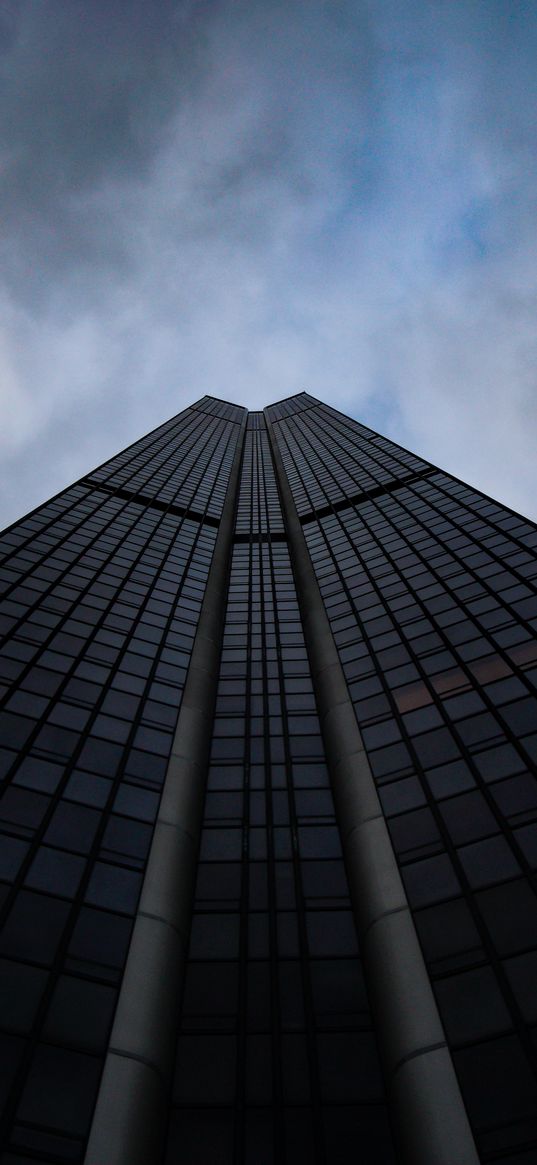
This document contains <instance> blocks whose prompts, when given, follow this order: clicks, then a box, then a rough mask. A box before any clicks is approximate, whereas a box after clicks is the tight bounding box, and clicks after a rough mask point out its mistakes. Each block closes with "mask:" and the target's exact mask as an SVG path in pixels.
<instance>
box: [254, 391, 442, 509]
mask: <svg viewBox="0 0 537 1165" xmlns="http://www.w3.org/2000/svg"><path fill="white" fill-rule="evenodd" d="M267 412H268V415H269V416H270V417H272V416H273V409H272V408H271V409H268V410H267ZM276 430H277V433H278V442H279V446H280V452H281V455H282V460H283V463H284V467H285V471H286V474H287V477H288V479H289V484H290V485H291V486H292V489H293V496H294V500H295V505H296V507H297V511H298V514H299V515H300V517H301V518H303V519H304V518H305V517H306V516H307V515H311V513H312V512H316V511H318V510H319V509H320V508H322V507H326V506H327V504H328V506H330V505H333V504H334V503H336V504H337V503H339V504H340V505H342V504H344V503H346V502H347V501H348V499H349V497H355V496H356V495H360V494H362V495H363V494H365V493H368V492H370V491H372V490H378V489H379V488H384V489H385V488H386V487H392V488H393V486H394V485H395V484H396V483H397V482H399V481H400V480H404V479H405V477H409V476H414V475H415V474H416V473H420V472H423V471H424V470H428V469H429V466H428V465H427V463H426V462H424V461H422V460H421V458H419V457H415V456H414V454H412V453H408V452H407V451H406V450H404V449H400V448H399V446H396V445H394V446H390V443H389V442H384V443H383V444H382V445H380V444H379V443H378V441H377V439H376V436H375V434H374V433H372V431H371V430H370V429H366V428H365V427H364V426H363V425H359V424H358V422H357V421H351V420H346V419H345V418H343V417H342V416H340V414H339V413H336V411H335V409H330V408H327V407H326V406H324V405H318V406H317V407H311V408H308V409H307V410H306V409H304V410H303V411H301V412H300V413H294V414H293V415H292V416H290V417H288V418H287V419H286V420H284V421H283V420H282V421H280V422H277V423H276Z"/></svg>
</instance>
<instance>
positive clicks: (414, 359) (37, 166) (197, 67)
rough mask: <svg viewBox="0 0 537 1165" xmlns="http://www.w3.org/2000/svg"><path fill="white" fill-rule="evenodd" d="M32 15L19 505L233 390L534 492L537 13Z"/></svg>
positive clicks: (340, 10) (14, 302) (101, 10)
mask: <svg viewBox="0 0 537 1165" xmlns="http://www.w3.org/2000/svg"><path fill="white" fill-rule="evenodd" d="M6 12H7V9H6ZM11 12H12V14H11V21H10V22H9V21H8V25H9V27H8V28H7V31H6V32H5V34H4V37H3V38H2V36H1V34H0V43H2V44H3V46H4V47H3V55H2V63H1V67H0V89H1V90H3V91H2V101H1V102H0V108H2V110H3V116H4V118H5V131H4V134H3V141H4V154H3V160H2V174H3V182H2V185H1V190H0V209H1V210H2V213H3V218H4V221H5V223H6V224H7V231H6V239H5V244H4V246H3V253H2V271H3V277H2V278H3V291H2V295H3V303H4V309H5V310H4V311H3V313H2V318H3V320H4V328H5V339H4V347H3V348H2V349H0V352H1V351H5V353H6V355H5V357H0V376H2V377H3V381H4V385H5V386H6V388H5V389H4V391H5V392H6V393H7V396H8V398H9V417H10V420H9V423H8V424H7V425H5V426H4V428H3V433H2V437H1V439H0V440H1V446H2V453H3V461H4V464H5V467H6V477H5V481H6V484H5V488H4V490H3V494H2V509H3V512H4V516H5V520H6V521H7V520H10V519H11V518H13V517H15V516H17V515H18V514H19V513H20V512H22V511H23V510H24V509H27V508H28V507H29V506H31V505H35V504H37V503H38V502H39V501H40V500H42V499H43V498H44V497H46V496H47V495H49V494H50V493H52V492H53V491H54V490H57V489H59V488H60V487H61V486H63V485H64V484H66V482H67V481H69V480H71V479H72V478H73V477H76V476H79V475H80V474H82V473H84V472H86V471H87V470H88V469H89V468H91V466H92V465H93V464H95V463H98V462H100V461H102V460H103V459H104V458H105V457H107V456H110V455H112V454H113V453H114V452H115V451H116V450H117V449H118V448H121V447H123V446H124V445H126V444H127V443H128V442H130V441H132V440H134V439H136V438H137V437H138V436H140V434H141V433H143V432H144V431H148V430H149V429H151V428H152V427H154V426H155V425H156V424H158V423H160V422H161V421H162V420H164V419H166V417H167V416H170V415H173V414H174V413H175V412H178V411H179V410H180V409H181V408H183V407H185V406H186V405H187V404H188V403H190V402H191V401H193V400H195V399H196V398H197V397H199V396H201V395H202V394H204V393H205V392H209V393H214V394H215V395H217V396H222V397H226V398H228V399H231V400H236V401H238V402H239V403H244V404H247V405H249V406H250V407H261V406H262V405H264V404H266V403H269V402H270V401H271V400H276V399H278V398H279V397H282V396H286V395H288V394H291V393H294V392H297V391H300V390H301V389H302V388H307V389H308V391H310V392H311V393H313V395H317V396H319V397H321V398H322V399H326V400H328V399H329V400H330V401H332V402H334V403H335V404H337V405H338V406H339V407H340V408H342V409H343V410H344V411H347V412H350V413H352V414H354V415H356V416H359V417H360V418H362V419H364V420H365V421H366V422H368V423H371V424H373V425H374V427H377V428H379V429H380V430H381V431H384V432H386V433H388V434H389V435H390V436H392V437H393V438H394V439H396V440H399V441H400V442H401V443H403V444H407V445H408V446H409V447H411V448H415V449H416V450H417V451H419V452H421V453H423V454H425V455H426V456H428V457H430V458H431V459H432V460H433V461H436V462H439V463H440V464H442V465H444V466H445V467H446V468H450V469H451V470H452V471H453V472H455V473H457V474H458V475H459V476H461V477H463V478H466V479H468V480H472V481H473V482H474V483H475V484H480V485H481V487H482V488H484V489H485V490H487V491H488V492H491V493H493V494H497V495H498V496H501V497H503V498H504V499H505V500H506V501H507V502H508V503H510V504H511V505H513V506H515V507H516V508H520V509H522V510H523V511H526V512H528V513H529V512H530V511H531V512H533V513H535V501H534V498H535V486H536V476H537V471H536V470H535V468H534V456H533V452H532V441H531V437H532V427H533V429H534V424H535V410H536V404H535V401H536V392H535V373H534V368H535V323H534V318H535V276H534V274H533V270H532V268H533V267H534V253H535V201H536V194H537V177H536V175H535V168H534V163H533V162H532V161H531V159H532V157H533V156H534V150H535V110H536V109H537V104H536V102H535V96H537V94H535V88H536V81H535V79H534V76H533V69H532V68H531V67H530V62H531V60H532V58H533V54H534V50H535V41H536V38H537V29H536V20H535V15H534V14H532V13H531V12H530V11H529V10H528V11H527V12H526V11H525V8H524V5H520V6H517V12H516V13H515V14H510V16H509V17H508V14H507V13H506V9H505V6H503V5H500V4H495V3H492V4H490V5H487V6H482V5H477V4H475V3H472V2H468V3H454V4H452V5H449V6H446V5H444V4H440V3H438V4H435V3H433V4H432V5H427V6H425V8H424V6H416V7H414V6H413V5H410V6H407V7H406V8H405V9H404V10H402V9H401V7H400V5H395V4H392V3H391V0H386V3H382V4H380V3H372V2H371V3H365V2H364V3H362V4H356V3H345V2H342V3H340V4H338V5H327V4H324V3H321V0H310V2H309V3H308V4H306V3H304V2H302V0H289V2H288V3H287V4H283V3H280V2H279V0H275V3H274V4H273V5H265V4H261V3H259V2H257V3H256V2H255V0H254V2H251V3H249V4H247V3H246V2H243V0H238V2H237V3H234V4H229V3H223V2H222V3H211V4H209V3H194V2H192V3H189V4H186V3H183V4H180V3H172V2H169V3H160V4H156V5H152V6H151V11H149V9H148V7H147V5H146V4H144V3H142V2H140V3H132V4H129V5H125V4H124V3H120V2H119V0H115V2H114V3H112V4H110V3H108V4H107V5H106V6H105V5H104V4H100V3H91V4H89V3H85V2H83V0H72V2H70V4H69V5H64V6H57V5H52V4H50V3H47V2H45V3H41V4H35V3H34V2H32V0H22V3H20V4H18V5H17V6H16V7H13V9H12V10H11ZM36 465H39V470H37V469H36ZM13 482H16V483H17V485H16V489H15V490H13ZM10 490H11V491H12V496H8V494H9V492H10Z"/></svg>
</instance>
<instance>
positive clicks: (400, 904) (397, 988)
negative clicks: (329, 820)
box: [265, 410, 479, 1165]
mask: <svg viewBox="0 0 537 1165" xmlns="http://www.w3.org/2000/svg"><path fill="white" fill-rule="evenodd" d="M265 419H266V424H267V430H268V434H269V439H270V443H271V448H272V455H273V461H274V467H275V471H276V477H277V479H278V483H279V488H280V495H281V502H282V509H283V513H284V517H285V524H286V527H287V534H288V539H289V546H290V549H291V551H292V563H293V569H294V574H295V581H296V588H297V594H298V599H299V606H300V609H301V613H302V620H303V625H304V635H305V640H306V646H307V650H308V654H309V657H310V664H311V671H312V678H313V684H314V688H315V694H316V698H317V703H318V707H319V713H320V718H321V724H322V731H323V737H324V742H325V750H326V758H327V763H328V768H329V772H330V777H331V781H332V787H333V793H334V801H335V806H336V819H337V822H338V826H339V830H340V834H341V842H342V847H343V853H344V857H345V864H346V867H347V875H348V880H349V889H350V894H351V901H352V904H353V909H354V914H355V918H356V924H357V928H358V933H359V936H360V940H361V948H362V949H361V954H362V958H363V962H364V971H365V975H366V980H367V982H368V988H369V993H370V996H371V1003H372V1010H373V1013H374V1017H375V1022H376V1029H377V1037H378V1040H379V1048H380V1053H381V1058H382V1061H383V1066H384V1072H385V1076H386V1083H387V1090H388V1096H389V1098H390V1103H391V1112H392V1120H393V1125H394V1133H395V1137H396V1140H397V1142H398V1146H399V1151H400V1154H401V1161H402V1162H405V1165H430V1162H431V1161H433V1160H434V1161H435V1163H436V1165H453V1162H454V1161H457V1165H477V1162H478V1161H479V1158H478V1155H477V1150H476V1147H475V1143H474V1140H473V1136H472V1133H471V1130H470V1126H469V1123H468V1118H467V1115H466V1109H465V1107H464V1104H463V1101H462V1097H461V1094H460V1090H459V1086H458V1083H457V1079H456V1076H455V1071H454V1068H453V1064H452V1061H451V1056H450V1054H449V1051H448V1049H447V1047H446V1045H445V1037H444V1033H443V1028H442V1024H441V1022H440V1017H439V1015H438V1010H437V1007H436V1003H435V1001H434V997H433V993H432V988H431V984H430V981H429V976H428V974H427V970H426V967H425V963H424V960H423V956H422V953H421V948H420V945H419V942H418V938H417V934H416V931H415V928H414V923H413V920H412V916H411V913H410V908H409V905H408V901H407V899H406V895H405V892H404V889H403V885H402V882H401V878H400V874H399V870H398V867H397V862H396V859H395V855H394V852H393V848H392V845H391V841H390V838H389V835H388V831H387V827H386V824H385V821H384V816H383V815H382V814H381V810H380V803H379V801H378V796H377V792H376V788H375V784H374V779H373V775H372V772H371V769H370V767H369V762H368V760H367V755H366V753H365V751H364V747H363V743H362V738H361V734H360V730H359V728H358V723H357V720H356V716H355V713H354V708H353V706H352V703H351V700H350V697H349V693H348V688H347V682H346V680H345V677H344V674H343V670H342V667H341V663H340V660H339V655H338V652H337V649H336V646H335V642H334V639H333V635H332V631H331V628H330V625H329V622H328V617H327V615H326V611H325V609H324V604H323V600H322V597H321V593H320V590H319V586H318V583H317V579H316V576H315V572H314V569H313V565H312V562H311V559H310V555H309V551H308V549H307V545H306V541H305V538H304V533H303V530H302V526H301V523H300V519H299V516H298V513H297V509H296V506H295V503H294V500H293V495H292V491H291V487H290V485H289V482H288V479H287V476H286V473H285V469H284V465H283V460H282V456H281V453H280V450H279V446H278V442H277V438H276V435H275V432H274V429H273V426H272V423H271V420H270V417H269V416H268V410H265ZM357 756H359V762H358V763H359V769H358V764H357V760H356V758H357ZM373 808H374V809H375V813H374V815H373V819H372V820H371V818H372V811H373ZM373 922H376V923H377V924H378V925H376V926H374V927H372V923H373ZM439 1057H441V1062H440V1063H439V1060H438V1058H439ZM407 1061H412V1062H413V1066H414V1071H413V1072H411V1073H407V1074H401V1073H398V1071H397V1069H398V1068H399V1067H400V1066H401V1064H402V1063H403V1062H407ZM396 1076H397V1079H396ZM402 1076H403V1077H404V1078H401V1077H402ZM433 1077H434V1081H433Z"/></svg>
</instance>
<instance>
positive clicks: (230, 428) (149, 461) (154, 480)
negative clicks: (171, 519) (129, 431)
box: [87, 402, 244, 518]
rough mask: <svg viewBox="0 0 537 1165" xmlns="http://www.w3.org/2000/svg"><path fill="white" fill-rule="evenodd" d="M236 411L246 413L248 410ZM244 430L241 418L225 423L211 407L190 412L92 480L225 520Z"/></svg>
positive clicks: (92, 475)
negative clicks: (233, 467) (228, 491)
mask: <svg viewBox="0 0 537 1165" xmlns="http://www.w3.org/2000/svg"><path fill="white" fill-rule="evenodd" d="M200 403H201V402H200ZM220 403H221V402H215V405H219V404H220ZM228 407H230V408H231V407H233V408H234V406H228ZM235 412H236V413H237V414H240V415H242V414H243V412H244V410H243V409H237V408H235ZM240 432H241V430H240V416H238V417H237V419H236V420H225V419H223V418H222V417H220V416H214V415H212V411H211V412H208V411H207V409H206V408H205V407H203V408H198V407H194V408H191V409H186V410H185V412H183V413H181V414H180V416H179V418H176V419H175V420H174V421H170V422H168V424H167V425H164V426H163V427H162V428H161V429H158V430H157V431H156V433H154V434H150V436H149V437H148V438H145V440H144V441H142V442H138V443H137V444H135V445H132V446H130V447H129V448H128V449H126V450H125V451H124V452H123V453H120V454H118V456H117V457H113V458H112V460H111V461H108V462H106V463H105V465H102V466H101V467H100V468H99V469H96V470H95V471H94V472H93V473H92V474H91V475H90V476H89V478H88V479H87V480H88V483H89V484H91V485H97V484H100V483H102V484H104V485H106V487H107V488H109V489H121V490H124V491H125V490H128V491H129V492H130V493H132V494H136V495H137V496H140V495H142V497H143V499H144V500H147V499H149V498H154V499H157V500H158V501H159V502H161V503H168V504H169V505H174V506H180V507H181V508H183V509H189V510H191V511H194V512H195V513H196V515H201V514H203V515H206V516H211V517H213V518H220V517H221V514H222V507H223V504H224V499H225V494H226V488H227V480H228V478H229V473H230V470H231V465H232V463H233V457H234V455H235V449H236V445H237V441H238V440H239V438H240Z"/></svg>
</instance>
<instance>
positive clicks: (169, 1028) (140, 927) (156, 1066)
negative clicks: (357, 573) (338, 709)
mask: <svg viewBox="0 0 537 1165" xmlns="http://www.w3.org/2000/svg"><path fill="white" fill-rule="evenodd" d="M246 416H247V414H246V412H245V414H244V419H243V422H242V428H241V434H240V437H239V440H238V443H237V451H236V453H235V459H234V462H233V467H232V470H231V475H230V479H229V486H228V491H227V496H226V500H225V504H224V508H223V513H222V518H221V521H220V525H219V530H218V535H217V538H216V544H215V548H214V553H213V559H212V563H211V568H210V571H209V577H208V580H207V588H206V591H205V597H204V600H203V604H202V608H201V613H200V620H199V624H198V630H197V633H196V637H195V640H194V647H193V651H192V657H191V661H190V666H189V669H188V674H187V680H186V685H185V690H184V694H183V700H182V704H181V709H180V712H179V718H178V722H177V728H176V731H175V736H174V741H173V746H172V753H171V756H170V760H169V764H168V770H167V774H166V779H165V782H164V788H163V792H162V798H161V803H160V809H159V814H158V818H157V822H156V825H155V832H154V835H153V840H152V844H151V850H150V853H149V859H148V864H147V869H146V874H145V878H144V883H143V887H142V894H141V898H140V905H139V908H138V912H137V915H136V919H135V923H134V930H133V935H132V940H131V944H130V947H129V953H128V957H127V963H126V967H125V972H124V976H123V981H122V985H121V990H120V994H119V1000H118V1005H117V1009H116V1014H115V1019H114V1024H113V1028H112V1033H111V1036H110V1044H109V1048H108V1052H107V1056H106V1061H105V1067H104V1072H103V1076H102V1080H101V1086H100V1090H99V1094H98V1098H97V1105H96V1109H95V1114H94V1118H93V1123H92V1127H91V1131H90V1137H89V1143H88V1148H87V1153H86V1158H85V1165H156V1163H157V1162H159V1161H160V1160H161V1154H162V1148H163V1141H164V1135H165V1131H166V1121H167V1115H168V1104H169V1096H170V1088H171V1077H172V1072H173V1067H174V1055H175V1042H176V1038H177V1024H178V1018H179V1008H180V1004H181V997H182V989H183V981H184V971H185V963H186V954H187V946H188V939H189V932H190V919H191V913H192V901H193V896H194V885H195V878H196V869H197V862H198V850H199V839H200V830H201V824H202V817H203V803H204V797H205V785H206V777H207V764H208V759H209V750H210V744H211V735H212V725H213V715H214V701H215V695H216V685H217V680H218V674H219V667H220V651H221V645H222V633H223V626H224V618H225V609H226V599H227V581H228V575H229V564H230V555H231V545H232V536H233V527H234V519H235V505H236V497H237V490H238V484H239V474H240V462H241V453H242V446H243V442H244V432H245V428H246Z"/></svg>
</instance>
